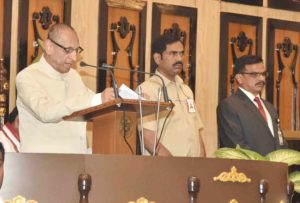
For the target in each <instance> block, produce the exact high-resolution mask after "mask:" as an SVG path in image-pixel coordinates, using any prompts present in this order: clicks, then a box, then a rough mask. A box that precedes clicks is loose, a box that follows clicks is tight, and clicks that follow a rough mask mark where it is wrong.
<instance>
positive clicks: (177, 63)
mask: <svg viewBox="0 0 300 203" xmlns="http://www.w3.org/2000/svg"><path fill="white" fill-rule="evenodd" d="M176 65H182V66H183V62H182V61H177V62H176V63H174V64H173V66H176Z"/></svg>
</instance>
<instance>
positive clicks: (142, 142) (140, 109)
mask: <svg viewBox="0 0 300 203" xmlns="http://www.w3.org/2000/svg"><path fill="white" fill-rule="evenodd" d="M141 94H142V90H141V86H139V87H138V101H139V114H140V125H141V133H140V136H139V138H140V142H141V154H142V155H144V154H145V142H144V128H143V112H142V96H141Z"/></svg>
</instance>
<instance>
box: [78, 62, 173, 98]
mask: <svg viewBox="0 0 300 203" xmlns="http://www.w3.org/2000/svg"><path fill="white" fill-rule="evenodd" d="M80 66H81V67H84V66H90V67H94V68H98V69H101V70H110V71H111V73H112V69H116V70H122V71H129V72H135V73H142V74H147V75H150V76H157V77H158V78H159V79H160V80H161V82H162V92H163V96H164V101H165V102H171V100H170V99H169V96H168V92H167V87H166V85H165V82H164V80H163V78H162V77H161V76H160V75H158V74H156V73H150V72H145V71H140V70H131V69H126V68H118V67H114V66H112V65H109V64H106V63H102V65H101V66H100V67H98V66H93V65H89V64H87V63H85V62H83V61H81V62H80ZM114 83H115V82H114Z"/></svg>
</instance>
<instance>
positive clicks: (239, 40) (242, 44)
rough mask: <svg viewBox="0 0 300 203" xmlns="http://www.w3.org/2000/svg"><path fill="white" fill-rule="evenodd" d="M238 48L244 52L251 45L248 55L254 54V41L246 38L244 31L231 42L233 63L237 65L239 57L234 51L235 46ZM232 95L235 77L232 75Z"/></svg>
mask: <svg viewBox="0 0 300 203" xmlns="http://www.w3.org/2000/svg"><path fill="white" fill-rule="evenodd" d="M235 44H236V46H237V47H238V49H239V51H240V52H244V51H245V49H246V47H247V46H248V45H249V50H248V53H247V54H252V48H253V40H252V39H251V38H248V37H247V36H246V33H245V32H244V31H241V32H240V33H239V35H238V36H237V37H232V38H231V40H230V48H231V55H232V62H233V64H234V63H235V61H236V59H237V56H236V52H235V49H234V47H235V46H234V45H235ZM230 93H231V94H233V93H234V75H233V74H231V76H230Z"/></svg>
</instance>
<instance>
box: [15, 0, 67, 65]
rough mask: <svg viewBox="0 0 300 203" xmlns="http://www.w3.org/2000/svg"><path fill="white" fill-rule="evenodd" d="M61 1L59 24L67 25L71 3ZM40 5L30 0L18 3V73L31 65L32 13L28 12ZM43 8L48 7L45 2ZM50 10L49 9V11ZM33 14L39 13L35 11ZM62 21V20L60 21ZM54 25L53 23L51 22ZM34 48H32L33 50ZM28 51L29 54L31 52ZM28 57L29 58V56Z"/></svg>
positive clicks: (65, 0)
mask: <svg viewBox="0 0 300 203" xmlns="http://www.w3.org/2000/svg"><path fill="white" fill-rule="evenodd" d="M62 1H63V6H64V8H62V9H63V12H66V13H63V14H61V15H59V17H60V19H61V20H60V22H64V23H66V24H69V23H70V22H71V20H70V19H71V2H72V0H62ZM51 3H53V5H55V3H56V2H51ZM41 4H43V3H41V2H40V1H31V0H22V1H19V19H18V21H19V22H22V23H19V24H18V59H17V60H18V71H21V70H22V69H24V68H25V67H26V66H28V65H29V64H30V63H31V60H29V59H30V58H31V54H32V53H29V51H28V50H29V47H32V38H33V36H31V35H32V33H33V30H31V27H32V15H33V13H29V11H30V10H31V9H32V8H35V7H39V6H40V5H41ZM43 6H48V5H47V2H46V1H45V3H44V5H43ZM50 10H51V9H50ZM35 12H40V10H39V11H35ZM51 12H53V15H57V13H55V11H51ZM62 19H63V20H62ZM53 23H54V22H53ZM33 49H34V48H32V50H33ZM32 50H31V49H30V52H33V51H32ZM29 55H30V56H29Z"/></svg>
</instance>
